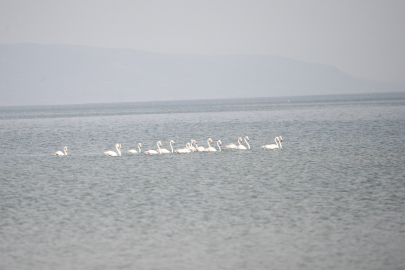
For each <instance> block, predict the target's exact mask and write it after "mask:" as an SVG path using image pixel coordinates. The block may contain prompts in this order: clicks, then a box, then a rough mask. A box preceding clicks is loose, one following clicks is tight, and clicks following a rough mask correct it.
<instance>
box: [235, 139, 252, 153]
mask: <svg viewBox="0 0 405 270" xmlns="http://www.w3.org/2000/svg"><path fill="white" fill-rule="evenodd" d="M244 139H245V143H246V144H247V146H248V147H249V149H250V145H249V143H248V142H247V141H249V137H248V136H246V137H245V138H244ZM246 140H247V141H246ZM241 141H242V138H241V137H239V139H238V143H239V145H238V147H236V149H239V150H246V149H248V148H246V147H245V146H244V145H242V144H240V142H241Z"/></svg>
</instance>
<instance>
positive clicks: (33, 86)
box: [0, 43, 405, 106]
mask: <svg viewBox="0 0 405 270" xmlns="http://www.w3.org/2000/svg"><path fill="white" fill-rule="evenodd" d="M404 85H405V84H404V83H392V82H373V81H370V80H365V79H360V78H356V77H354V76H351V75H349V74H347V73H345V72H343V71H341V70H339V69H337V68H336V67H333V66H329V65H324V64H316V63H309V62H304V61H299V60H294V59H290V58H287V57H282V56H260V55H235V54H234V55H211V56H205V55H196V54H166V53H151V52H143V51H139V50H132V49H109V48H98V47H90V46H79V45H60V44H59V45H39V44H32V43H18V44H0V105H2V106H4V105H41V104H43V105H46V104H81V103H104V102H132V101H157V100H168V99H169V100H183V99H186V100H189V99H211V98H247V97H252V98H257V97H279V96H302V95H330V94H349V93H353V94H359V93H370V92H371V93H373V92H398V91H404V90H405V87H404Z"/></svg>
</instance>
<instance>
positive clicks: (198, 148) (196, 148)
mask: <svg viewBox="0 0 405 270" xmlns="http://www.w3.org/2000/svg"><path fill="white" fill-rule="evenodd" d="M194 144H195V151H197V152H204V151H205V148H204V147H202V146H198V145H197V142H196V141H194Z"/></svg>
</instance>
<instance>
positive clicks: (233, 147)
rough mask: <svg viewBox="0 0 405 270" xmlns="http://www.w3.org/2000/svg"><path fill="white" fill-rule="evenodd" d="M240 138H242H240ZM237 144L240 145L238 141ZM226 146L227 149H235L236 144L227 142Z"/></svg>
mask: <svg viewBox="0 0 405 270" xmlns="http://www.w3.org/2000/svg"><path fill="white" fill-rule="evenodd" d="M241 140H242V139H241ZM238 143H239V139H238ZM239 145H240V143H239ZM225 147H226V148H228V149H236V148H237V146H236V145H235V144H233V143H232V144H228V145H227V146H225Z"/></svg>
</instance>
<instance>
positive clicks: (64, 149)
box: [53, 146, 68, 156]
mask: <svg viewBox="0 0 405 270" xmlns="http://www.w3.org/2000/svg"><path fill="white" fill-rule="evenodd" d="M67 150H68V149H67V146H65V147H63V151H64V152H65V153H63V152H62V151H56V152H55V153H53V154H54V155H55V156H65V155H66V156H67Z"/></svg>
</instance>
